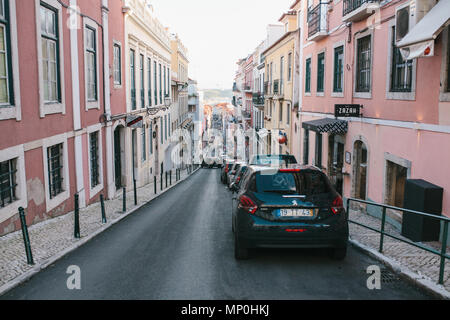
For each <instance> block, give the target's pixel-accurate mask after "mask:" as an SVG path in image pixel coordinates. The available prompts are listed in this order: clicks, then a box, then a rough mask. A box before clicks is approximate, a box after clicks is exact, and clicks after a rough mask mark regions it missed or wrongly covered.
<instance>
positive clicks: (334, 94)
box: [331, 40, 345, 98]
mask: <svg viewBox="0 0 450 320" xmlns="http://www.w3.org/2000/svg"><path fill="white" fill-rule="evenodd" d="M338 47H343V51H342V55H343V56H344V61H343V67H344V70H342V92H335V91H334V80H335V79H334V76H335V73H334V66H335V64H336V61H335V58H336V57H335V52H334V50H335V49H336V48H338ZM332 68H333V70H332V74H333V79H332V82H331V96H332V97H335V98H343V97H344V93H345V40H342V41H338V42H335V43H333V64H332Z"/></svg>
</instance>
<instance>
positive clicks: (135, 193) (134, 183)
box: [133, 179, 138, 206]
mask: <svg viewBox="0 0 450 320" xmlns="http://www.w3.org/2000/svg"><path fill="white" fill-rule="evenodd" d="M133 188H134V205H135V206H137V202H138V201H137V188H136V179H133Z"/></svg>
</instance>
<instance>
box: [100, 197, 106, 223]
mask: <svg viewBox="0 0 450 320" xmlns="http://www.w3.org/2000/svg"><path fill="white" fill-rule="evenodd" d="M100 206H101V209H102V223H106V213H105V199H104V197H103V194H101V195H100Z"/></svg>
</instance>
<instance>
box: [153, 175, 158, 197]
mask: <svg viewBox="0 0 450 320" xmlns="http://www.w3.org/2000/svg"><path fill="white" fill-rule="evenodd" d="M153 187H154V189H155V194H157V193H158V191H157V190H156V176H153Z"/></svg>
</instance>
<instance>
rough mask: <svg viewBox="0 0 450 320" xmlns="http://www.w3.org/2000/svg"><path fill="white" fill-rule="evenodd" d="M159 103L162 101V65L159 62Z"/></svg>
mask: <svg viewBox="0 0 450 320" xmlns="http://www.w3.org/2000/svg"><path fill="white" fill-rule="evenodd" d="M159 103H160V104H162V103H163V99H162V66H161V63H160V64H159Z"/></svg>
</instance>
